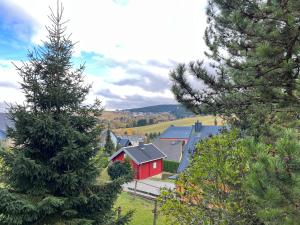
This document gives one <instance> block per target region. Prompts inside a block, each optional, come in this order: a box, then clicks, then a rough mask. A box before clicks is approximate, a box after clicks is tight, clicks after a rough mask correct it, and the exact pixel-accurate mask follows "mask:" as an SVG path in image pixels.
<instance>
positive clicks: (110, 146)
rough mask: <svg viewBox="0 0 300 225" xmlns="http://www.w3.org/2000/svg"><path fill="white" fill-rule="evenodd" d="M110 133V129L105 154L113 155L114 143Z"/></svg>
mask: <svg viewBox="0 0 300 225" xmlns="http://www.w3.org/2000/svg"><path fill="white" fill-rule="evenodd" d="M110 132H111V131H110V129H108V130H107V132H106V138H105V146H104V149H105V152H106V154H107V155H111V154H112V153H113V152H114V150H115V146H114V143H113V142H112V140H111V135H110Z"/></svg>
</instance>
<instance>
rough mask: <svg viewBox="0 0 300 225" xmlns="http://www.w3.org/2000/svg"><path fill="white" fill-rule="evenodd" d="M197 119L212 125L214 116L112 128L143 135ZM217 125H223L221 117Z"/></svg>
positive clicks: (119, 132) (187, 124)
mask: <svg viewBox="0 0 300 225" xmlns="http://www.w3.org/2000/svg"><path fill="white" fill-rule="evenodd" d="M197 120H199V121H200V122H202V123H203V124H204V125H214V122H215V117H214V116H197V117H191V118H184V119H178V120H172V121H167V122H162V123H158V124H153V125H149V126H143V127H132V128H121V129H116V130H114V131H115V132H116V133H117V134H119V135H124V134H125V132H127V134H128V135H132V134H136V135H145V134H146V133H148V134H149V133H159V132H163V131H164V130H165V129H167V128H168V127H169V126H171V125H175V126H190V125H193V124H194V123H195V122H196V121H197ZM217 122H218V125H223V121H222V119H221V118H217Z"/></svg>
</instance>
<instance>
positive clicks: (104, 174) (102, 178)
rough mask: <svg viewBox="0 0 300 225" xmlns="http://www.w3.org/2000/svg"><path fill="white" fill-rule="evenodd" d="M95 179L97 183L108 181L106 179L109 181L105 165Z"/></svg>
mask: <svg viewBox="0 0 300 225" xmlns="http://www.w3.org/2000/svg"><path fill="white" fill-rule="evenodd" d="M97 181H98V182H99V183H102V184H103V183H106V182H108V181H110V177H109V175H108V173H107V167H106V168H105V169H103V170H102V171H101V174H100V176H99V177H98V178H97Z"/></svg>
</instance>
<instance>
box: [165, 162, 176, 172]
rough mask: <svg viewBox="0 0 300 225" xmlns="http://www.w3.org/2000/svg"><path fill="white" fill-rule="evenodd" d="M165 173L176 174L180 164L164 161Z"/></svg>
mask: <svg viewBox="0 0 300 225" xmlns="http://www.w3.org/2000/svg"><path fill="white" fill-rule="evenodd" d="M163 162H164V172H169V173H176V172H177V168H178V166H179V163H178V162H175V161H168V160H164V161H163Z"/></svg>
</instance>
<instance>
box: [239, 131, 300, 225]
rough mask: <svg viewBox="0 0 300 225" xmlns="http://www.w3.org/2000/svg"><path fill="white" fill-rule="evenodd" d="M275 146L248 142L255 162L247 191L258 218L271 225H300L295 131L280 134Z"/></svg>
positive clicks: (298, 145) (298, 149)
mask: <svg viewBox="0 0 300 225" xmlns="http://www.w3.org/2000/svg"><path fill="white" fill-rule="evenodd" d="M278 134H279V135H278V137H277V141H276V142H275V143H274V144H269V145H266V144H263V143H259V144H257V143H256V142H254V141H250V142H249V143H248V146H247V148H248V149H249V150H250V151H249V152H250V153H251V155H252V159H253V161H254V162H253V163H252V164H250V165H251V170H250V174H249V175H248V176H247V182H245V183H244V186H245V189H246V190H247V191H248V193H249V199H251V201H252V202H253V203H254V204H255V206H256V211H257V212H256V214H257V216H258V217H259V218H260V219H261V220H262V221H263V222H264V223H265V224H272V225H287V224H299V221H300V214H299V206H300V205H299V203H300V142H299V137H298V132H297V131H295V130H292V129H287V130H284V131H281V132H279V131H278Z"/></svg>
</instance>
